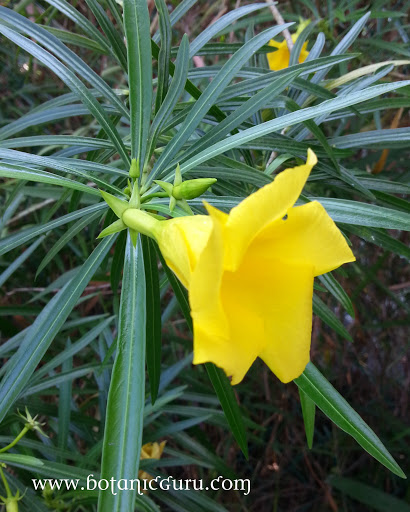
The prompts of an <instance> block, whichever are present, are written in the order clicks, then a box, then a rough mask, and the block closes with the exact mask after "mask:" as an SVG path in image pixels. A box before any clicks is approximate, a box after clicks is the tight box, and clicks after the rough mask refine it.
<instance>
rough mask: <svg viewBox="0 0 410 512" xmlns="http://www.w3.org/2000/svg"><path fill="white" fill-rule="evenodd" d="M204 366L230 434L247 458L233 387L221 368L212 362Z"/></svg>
mask: <svg viewBox="0 0 410 512" xmlns="http://www.w3.org/2000/svg"><path fill="white" fill-rule="evenodd" d="M205 367H206V371H207V372H208V376H209V379H210V381H211V382H212V385H213V387H214V390H215V393H216V395H217V397H218V398H219V401H220V403H221V405H222V409H223V411H224V413H225V416H226V419H227V421H228V424H229V426H230V427H231V431H232V434H233V436H234V437H235V439H236V442H237V443H238V445H239V447H240V449H241V450H242V453H243V454H244V455H245V458H248V441H247V439H246V430H245V426H244V424H243V420H242V414H241V411H240V408H239V405H238V403H237V401H236V397H235V393H234V391H233V387H232V386H231V383H230V381H229V379H228V377H227V376H226V375H225V372H224V371H223V370H222V369H221V368H218V367H217V366H215V365H214V364H212V363H206V364H205Z"/></svg>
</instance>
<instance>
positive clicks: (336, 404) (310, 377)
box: [294, 363, 406, 478]
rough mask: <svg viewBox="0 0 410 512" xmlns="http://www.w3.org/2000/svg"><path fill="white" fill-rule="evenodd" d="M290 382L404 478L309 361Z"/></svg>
mask: <svg viewBox="0 0 410 512" xmlns="http://www.w3.org/2000/svg"><path fill="white" fill-rule="evenodd" d="M294 382H295V383H296V384H297V386H298V387H299V388H300V389H301V390H302V391H303V392H304V393H306V395H307V396H308V397H309V398H310V399H311V400H313V402H315V404H316V405H317V406H318V407H319V409H321V410H322V411H323V412H324V413H325V414H326V416H328V418H330V419H331V420H332V421H333V422H334V423H335V424H336V425H337V426H338V427H340V428H341V429H342V430H344V431H345V432H347V433H348V434H350V435H351V436H352V437H353V438H354V439H355V440H356V441H357V442H358V443H359V444H360V446H362V447H363V448H364V449H365V450H366V451H367V452H368V453H370V455H372V456H373V457H374V458H375V459H376V460H378V461H379V462H381V463H382V464H383V465H384V466H386V467H387V468H388V469H390V471H392V472H393V473H394V474H396V475H398V476H400V477H401V478H406V476H405V474H404V473H403V471H402V470H401V469H400V467H399V465H398V464H397V462H396V461H395V460H394V459H393V457H392V456H391V455H390V453H389V452H388V451H387V450H386V448H385V446H384V445H383V443H382V442H381V441H380V439H379V438H378V437H377V436H376V434H375V433H374V432H373V430H372V429H371V428H370V427H369V426H368V425H367V424H366V423H365V422H364V421H363V420H362V418H361V417H360V416H359V415H358V414H357V412H356V411H355V410H354V409H352V408H351V406H350V405H349V404H348V403H347V402H346V400H345V399H344V398H343V397H342V396H341V395H340V394H339V393H338V392H337V391H336V390H335V388H334V387H333V386H332V385H331V384H330V382H329V381H328V380H327V379H325V377H324V376H323V375H322V374H321V373H320V372H319V370H318V369H317V368H316V367H315V366H314V365H313V364H312V363H309V364H308V365H307V366H306V368H305V371H304V372H303V373H302V375H301V376H300V377H298V378H297V379H295V381H294Z"/></svg>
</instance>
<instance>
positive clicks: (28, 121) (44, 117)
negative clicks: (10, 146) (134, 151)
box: [0, 104, 119, 140]
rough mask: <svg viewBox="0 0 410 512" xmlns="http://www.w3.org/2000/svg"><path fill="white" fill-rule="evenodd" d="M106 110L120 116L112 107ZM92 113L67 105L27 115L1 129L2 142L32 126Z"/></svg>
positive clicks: (106, 106) (80, 107) (106, 107)
mask: <svg viewBox="0 0 410 512" xmlns="http://www.w3.org/2000/svg"><path fill="white" fill-rule="evenodd" d="M103 108H104V110H105V111H106V113H108V114H118V113H119V112H118V109H116V108H114V107H112V106H111V105H104V107H103ZM89 114H90V111H89V109H88V108H87V107H86V106H85V105H78V104H75V105H67V106H64V107H56V108H50V110H45V111H37V112H35V113H34V114H33V113H30V114H26V115H24V116H21V117H20V118H19V119H16V120H15V121H12V122H11V123H9V124H7V125H6V126H3V128H0V140H3V139H6V138H8V137H11V136H12V135H14V134H15V133H18V132H21V131H23V130H25V129H26V128H29V127H30V126H35V127H38V126H39V125H41V124H44V123H48V122H50V121H56V120H58V119H65V118H66V117H74V116H83V115H89Z"/></svg>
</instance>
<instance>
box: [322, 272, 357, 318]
mask: <svg viewBox="0 0 410 512" xmlns="http://www.w3.org/2000/svg"><path fill="white" fill-rule="evenodd" d="M319 281H320V282H321V283H322V284H323V285H324V286H325V287H326V289H327V290H328V291H329V292H330V293H331V294H332V295H333V297H334V298H335V299H336V300H337V301H338V302H340V304H341V305H342V306H343V307H344V308H345V310H346V311H347V312H348V313H349V315H350V316H351V317H352V318H354V316H355V315H354V308H353V304H352V301H351V300H350V298H349V296H348V295H347V293H346V292H345V291H344V290H343V288H342V286H341V285H340V283H339V282H338V281H337V280H336V279H335V277H334V276H333V275H332V274H331V273H330V272H328V273H327V274H323V275H321V276H319Z"/></svg>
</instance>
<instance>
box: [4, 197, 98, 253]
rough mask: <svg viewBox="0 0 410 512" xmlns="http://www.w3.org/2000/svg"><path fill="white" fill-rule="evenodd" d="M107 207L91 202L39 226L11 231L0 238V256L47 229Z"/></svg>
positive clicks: (52, 228)
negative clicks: (15, 231) (10, 233)
mask: <svg viewBox="0 0 410 512" xmlns="http://www.w3.org/2000/svg"><path fill="white" fill-rule="evenodd" d="M107 207H108V206H107V204H106V203H105V202H103V203H98V204H93V205H91V206H86V207H85V208H81V209H80V210H76V211H75V212H71V213H68V214H67V215H63V216H62V217H59V218H58V219H54V220H52V221H50V222H46V223H45V224H40V225H39V226H33V227H31V228H27V229H21V230H20V231H18V232H17V233H13V234H12V235H9V236H7V237H5V238H3V239H2V240H0V256H2V255H3V254H6V253H7V252H9V251H11V250H12V249H15V248H16V247H19V246H20V245H23V244H26V243H27V242H29V241H30V240H32V239H33V238H36V237H38V236H39V235H42V234H43V233H47V231H52V230H54V229H55V228H58V227H60V226H64V224H68V223H69V222H72V221H74V220H77V219H80V218H81V217H85V216H87V215H92V214H93V213H94V212H97V211H100V212H102V211H103V210H106V209H107Z"/></svg>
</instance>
